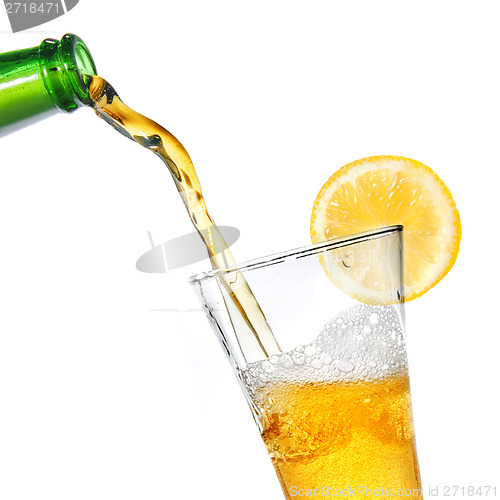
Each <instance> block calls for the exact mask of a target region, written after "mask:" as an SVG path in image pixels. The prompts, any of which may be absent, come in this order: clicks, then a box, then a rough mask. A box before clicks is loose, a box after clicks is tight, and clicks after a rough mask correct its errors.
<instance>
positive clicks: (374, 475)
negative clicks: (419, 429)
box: [261, 375, 421, 498]
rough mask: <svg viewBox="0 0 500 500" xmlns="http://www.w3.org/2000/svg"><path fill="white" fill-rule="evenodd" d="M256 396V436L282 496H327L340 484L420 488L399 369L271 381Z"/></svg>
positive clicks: (361, 492) (361, 489)
mask: <svg viewBox="0 0 500 500" xmlns="http://www.w3.org/2000/svg"><path fill="white" fill-rule="evenodd" d="M266 393H267V394H266ZM264 395H265V396H264ZM262 396H264V397H263V398H262V399H261V401H263V404H262V407H261V408H262V412H263V415H264V419H263V420H264V429H263V432H262V437H263V439H264V442H265V444H266V446H267V449H268V451H269V454H270V456H271V459H272V461H273V464H274V467H275V469H276V472H277V474H278V477H279V479H280V481H281V484H282V487H283V490H284V491H285V494H286V495H287V497H288V498H292V497H293V496H299V494H300V490H302V491H303V492H304V494H303V496H306V495H307V490H310V491H311V492H312V494H313V493H314V490H316V491H318V490H320V491H321V492H322V496H327V493H328V494H331V496H332V497H333V496H335V490H345V489H348V490H350V492H351V493H353V492H354V491H356V496H360V497H364V496H373V495H371V494H370V490H371V491H372V492H374V491H379V492H382V491H385V493H386V496H387V495H390V494H391V491H392V492H393V495H394V496H397V493H396V492H397V491H407V493H408V491H409V490H411V492H412V495H411V496H413V492H414V493H415V496H418V495H420V493H421V490H420V488H421V485H420V477H419V472H418V466H417V457H416V451H415V438H414V432H413V422H412V412H411V403H410V388H409V383H408V377H407V376H406V375H401V376H397V377H391V378H388V379H385V380H384V379H382V380H377V381H372V382H357V383H342V382H340V383H303V384H286V383H285V384H278V385H274V386H265V387H264V388H263V389H262V392H261V397H262ZM389 490H390V491H389ZM309 496H311V495H309ZM337 496H338V495H337ZM401 496H402V495H401ZM405 496H408V494H405Z"/></svg>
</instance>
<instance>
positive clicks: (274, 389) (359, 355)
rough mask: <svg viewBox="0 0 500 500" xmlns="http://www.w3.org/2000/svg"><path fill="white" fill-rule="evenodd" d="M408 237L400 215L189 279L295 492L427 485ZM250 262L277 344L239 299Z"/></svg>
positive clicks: (400, 491)
mask: <svg viewBox="0 0 500 500" xmlns="http://www.w3.org/2000/svg"><path fill="white" fill-rule="evenodd" d="M401 237H402V227H401V226H392V227H388V228H382V229H378V230H375V231H370V232H367V233H361V234H356V235H352V236H349V237H343V238H338V239H332V240H329V241H326V242H324V243H320V244H316V245H312V246H308V247H304V248H299V249H296V250H291V251H288V252H284V253H282V254H277V255H272V256H269V257H264V258H262V259H257V260H254V261H251V262H247V263H245V264H242V265H239V266H236V267H231V268H226V269H219V270H215V271H210V272H207V273H203V274H200V275H197V276H194V277H192V278H191V279H190V282H191V283H192V284H193V285H194V286H195V287H196V289H197V292H198V294H199V296H200V298H201V301H202V304H203V307H204V309H205V312H206V315H207V317H208V319H209V321H210V323H211V324H212V326H213V328H214V330H215V333H216V335H217V337H218V339H219V341H220V342H221V344H222V346H223V348H224V350H225V352H226V354H227V356H228V358H229V360H230V362H231V365H232V367H233V369H234V372H235V373H236V376H237V378H238V380H239V383H240V386H241V388H242V389H243V392H244V394H245V396H246V399H247V401H248V404H249V405H250V409H251V411H252V413H253V416H254V419H255V422H256V423H257V426H258V428H259V431H260V433H261V435H262V438H263V440H264V443H265V445H266V447H267V449H268V452H269V455H270V457H271V460H272V463H273V465H274V467H275V470H276V473H277V475H278V477H279V480H280V482H281V485H282V488H283V491H284V494H285V496H286V498H288V499H291V498H296V497H299V498H300V497H301V496H302V497H311V496H321V497H328V496H331V497H332V498H334V497H338V496H356V497H373V496H394V497H396V496H405V497H408V496H410V497H420V496H421V484H420V477H419V470H418V462H417V454H416V448H415V437H414V429H413V419H412V410H411V400H410V386H409V378H408V361H407V354H406V344H405V330H404V310H403V297H404V295H403V289H402V283H403V281H402V261H401V259H402V240H401ZM240 273H241V274H242V275H243V276H244V278H245V280H246V281H247V282H248V284H249V285H250V288H251V290H252V292H253V294H254V295H255V297H256V299H257V302H258V303H259V305H260V308H261V309H262V311H263V312H264V315H265V317H266V319H267V321H268V323H269V326H270V328H271V331H272V332H273V335H274V337H275V339H276V342H277V345H279V349H278V351H277V352H274V353H264V352H263V351H262V349H259V346H258V342H257V341H256V339H255V336H254V335H252V333H251V332H250V330H249V328H248V325H247V323H246V322H245V320H244V318H242V314H241V312H240V310H238V308H236V307H235V306H234V304H233V303H232V300H231V296H230V294H229V293H228V287H227V283H228V282H230V283H235V282H237V280H238V277H239V276H240Z"/></svg>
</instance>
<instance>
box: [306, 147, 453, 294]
mask: <svg viewBox="0 0 500 500" xmlns="http://www.w3.org/2000/svg"><path fill="white" fill-rule="evenodd" d="M399 224H400V225H402V226H403V228H404V229H403V240H404V245H403V262H404V272H403V277H404V290H405V300H413V299H415V298H417V297H420V296H421V295H422V294H424V293H425V292H427V291H428V290H429V289H430V288H432V287H433V286H434V285H435V284H436V283H438V282H439V281H440V280H441V279H442V278H443V277H444V276H445V275H446V274H447V273H448V271H449V270H450V269H451V268H452V267H453V264H454V263H455V261H456V259H457V255H458V250H459V245H460V238H461V235H462V230H461V226H460V215H459V213H458V210H457V207H456V204H455V202H454V200H453V198H452V196H451V193H450V191H449V189H448V188H447V187H446V186H445V184H444V183H443V181H442V180H441V179H440V178H439V177H438V176H437V175H436V173H435V172H434V171H432V170H431V169H430V168H429V167H427V166H426V165H424V164H423V163H420V162H418V161H415V160H411V159H409V158H403V157H401V156H372V157H370V158H363V159H361V160H357V161H355V162H353V163H349V164H348V165H346V166H344V167H342V168H341V169H340V170H338V171H337V172H335V173H334V174H333V175H332V176H331V177H330V179H328V181H327V182H326V183H325V184H324V186H323V187H322V188H321V190H320V192H319V193H318V196H317V197H316V200H315V202H314V206H313V211H312V216H311V239H312V242H313V243H318V242H321V241H325V240H328V239H331V238H337V237H341V236H346V235H349V234H354V233H359V232H364V231H369V230H373V229H377V228H381V227H384V226H392V225H399ZM373 244H376V243H373ZM338 261H339V262H342V259H341V258H340V259H338ZM321 263H322V265H323V267H324V268H325V271H326V272H327V274H328V276H329V277H330V279H332V281H334V283H335V284H336V285H337V286H339V287H340V288H341V289H342V290H344V291H345V292H347V293H349V294H350V295H352V296H355V297H356V298H357V299H358V300H361V301H363V302H367V303H380V302H384V301H385V302H386V303H387V302H388V301H389V299H388V297H384V296H383V295H384V293H383V292H384V290H387V289H389V288H390V287H391V286H392V284H384V279H388V274H389V273H388V272H387V270H384V269H382V268H380V267H378V266H377V265H376V263H373V262H372V263H370V266H369V268H368V267H367V268H366V269H364V272H363V279H362V280H358V282H357V284H356V285H355V286H354V285H353V280H352V279H350V278H349V276H348V269H349V267H345V262H344V266H342V265H340V264H338V266H337V269H336V270H335V272H332V267H331V262H329V263H326V261H325V260H324V259H323V260H322V261H321ZM342 267H343V268H344V271H342ZM358 271H359V269H358ZM384 276H386V278H384ZM385 285H386V286H385ZM391 301H392V300H391Z"/></svg>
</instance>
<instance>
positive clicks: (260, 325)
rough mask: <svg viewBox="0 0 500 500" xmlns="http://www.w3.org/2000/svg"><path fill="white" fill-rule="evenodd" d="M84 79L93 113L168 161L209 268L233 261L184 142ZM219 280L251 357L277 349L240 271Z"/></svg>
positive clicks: (104, 86)
mask: <svg viewBox="0 0 500 500" xmlns="http://www.w3.org/2000/svg"><path fill="white" fill-rule="evenodd" d="M86 80H87V81H86V83H87V86H88V88H89V91H90V95H91V98H92V100H93V108H94V110H95V112H96V113H97V115H98V116H100V117H101V118H103V119H104V120H105V121H106V122H107V123H109V124H110V125H111V126H112V127H113V128H115V129H116V130H118V131H119V132H120V133H122V134H123V135H125V136H126V137H128V138H129V139H132V140H133V141H135V142H137V143H138V144H140V145H141V146H143V147H145V148H147V149H149V150H150V151H152V152H153V153H155V154H156V155H158V156H159V157H160V158H161V159H162V160H163V161H164V163H165V164H166V165H167V167H168V168H169V170H170V173H171V174H172V177H173V179H174V182H175V184H176V186H177V189H178V191H179V193H180V195H181V197H182V200H183V201H184V205H185V206H186V209H187V211H188V213H189V217H190V218H191V221H192V223H193V224H194V226H195V228H196V229H197V231H198V233H199V234H200V236H201V237H202V239H203V241H204V243H205V245H206V247H207V250H208V255H209V258H210V261H211V263H212V267H213V268H214V269H217V268H221V267H228V266H232V265H234V264H235V261H234V258H233V256H232V254H231V252H230V250H229V248H228V246H227V245H226V243H225V242H224V239H223V238H222V236H221V235H220V233H219V231H218V229H217V226H216V225H215V224H214V222H213V221H212V219H211V217H210V215H209V214H208V210H207V207H206V204H205V199H204V198H203V195H202V192H201V186H200V182H199V180H198V176H197V175H196V170H195V169H194V165H193V162H192V161H191V158H190V157H189V154H188V152H187V151H186V150H185V149H184V146H183V145H182V144H181V143H180V142H179V141H178V140H177V139H176V138H175V137H174V136H173V135H172V134H171V133H170V132H169V131H168V130H166V129H164V128H163V127H162V126H161V125H158V123H156V122H154V121H153V120H150V119H149V118H146V117H145V116H143V115H141V114H140V113H137V112H136V111H134V110H133V109H131V108H129V107H128V106H127V105H126V104H124V103H123V101H122V100H121V99H120V98H119V96H118V94H117V93H116V91H115V90H114V89H113V87H112V86H111V85H110V84H109V83H108V82H107V81H106V80H104V79H102V78H100V77H99V76H92V77H91V76H87V77H86ZM221 281H222V284H223V285H224V287H225V288H226V290H227V292H228V295H229V299H230V301H231V303H232V304H234V306H235V307H236V311H237V314H239V315H240V316H241V318H243V319H244V321H245V324H246V326H247V327H248V330H249V332H250V336H251V343H252V344H251V345H252V346H253V348H254V351H255V352H256V358H260V357H261V356H262V355H264V356H266V357H267V356H270V355H271V354H276V353H279V352H280V348H279V346H278V344H277V342H276V340H275V338H274V336H273V334H272V332H271V329H270V328H269V325H268V323H267V321H266V318H265V316H264V313H263V312H262V310H261V309H260V307H259V304H258V303H257V301H256V299H255V297H254V295H253V294H252V291H251V290H250V287H249V286H248V284H247V282H246V280H245V278H244V277H243V275H242V274H241V273H239V272H233V273H229V274H226V275H224V276H223V277H221ZM226 305H227V304H226ZM241 332H242V329H240V330H239V334H240V335H242V333H241ZM238 340H239V341H240V342H243V341H244V342H245V346H246V349H245V351H248V350H249V339H248V338H246V339H241V338H240V339H238Z"/></svg>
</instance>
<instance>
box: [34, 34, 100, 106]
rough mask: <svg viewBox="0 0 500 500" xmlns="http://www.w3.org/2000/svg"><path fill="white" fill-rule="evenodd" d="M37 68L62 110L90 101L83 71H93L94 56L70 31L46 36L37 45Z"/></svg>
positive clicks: (89, 102)
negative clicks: (59, 35) (56, 35)
mask: <svg viewBox="0 0 500 500" xmlns="http://www.w3.org/2000/svg"><path fill="white" fill-rule="evenodd" d="M39 54H40V70H41V74H42V76H43V79H44V84H45V87H46V89H47V91H48V92H49V94H50V95H51V97H52V99H53V100H54V103H55V104H56V105H57V106H58V107H59V108H60V109H62V110H63V111H68V112H70V111H74V110H75V109H77V108H78V107H80V106H82V105H83V104H91V102H92V99H91V97H90V92H89V90H88V88H87V86H86V85H85V80H84V77H85V75H92V76H93V75H96V74H97V69H96V66H95V63H94V59H93V58H92V55H91V54H90V51H89V49H88V48H87V46H86V45H85V43H84V41H83V40H82V39H81V38H80V37H78V36H76V35H73V34H71V33H67V34H66V35H64V36H63V37H62V38H61V40H60V41H59V40H55V39H53V38H46V39H45V40H44V41H43V42H42V43H41V45H40V48H39Z"/></svg>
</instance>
